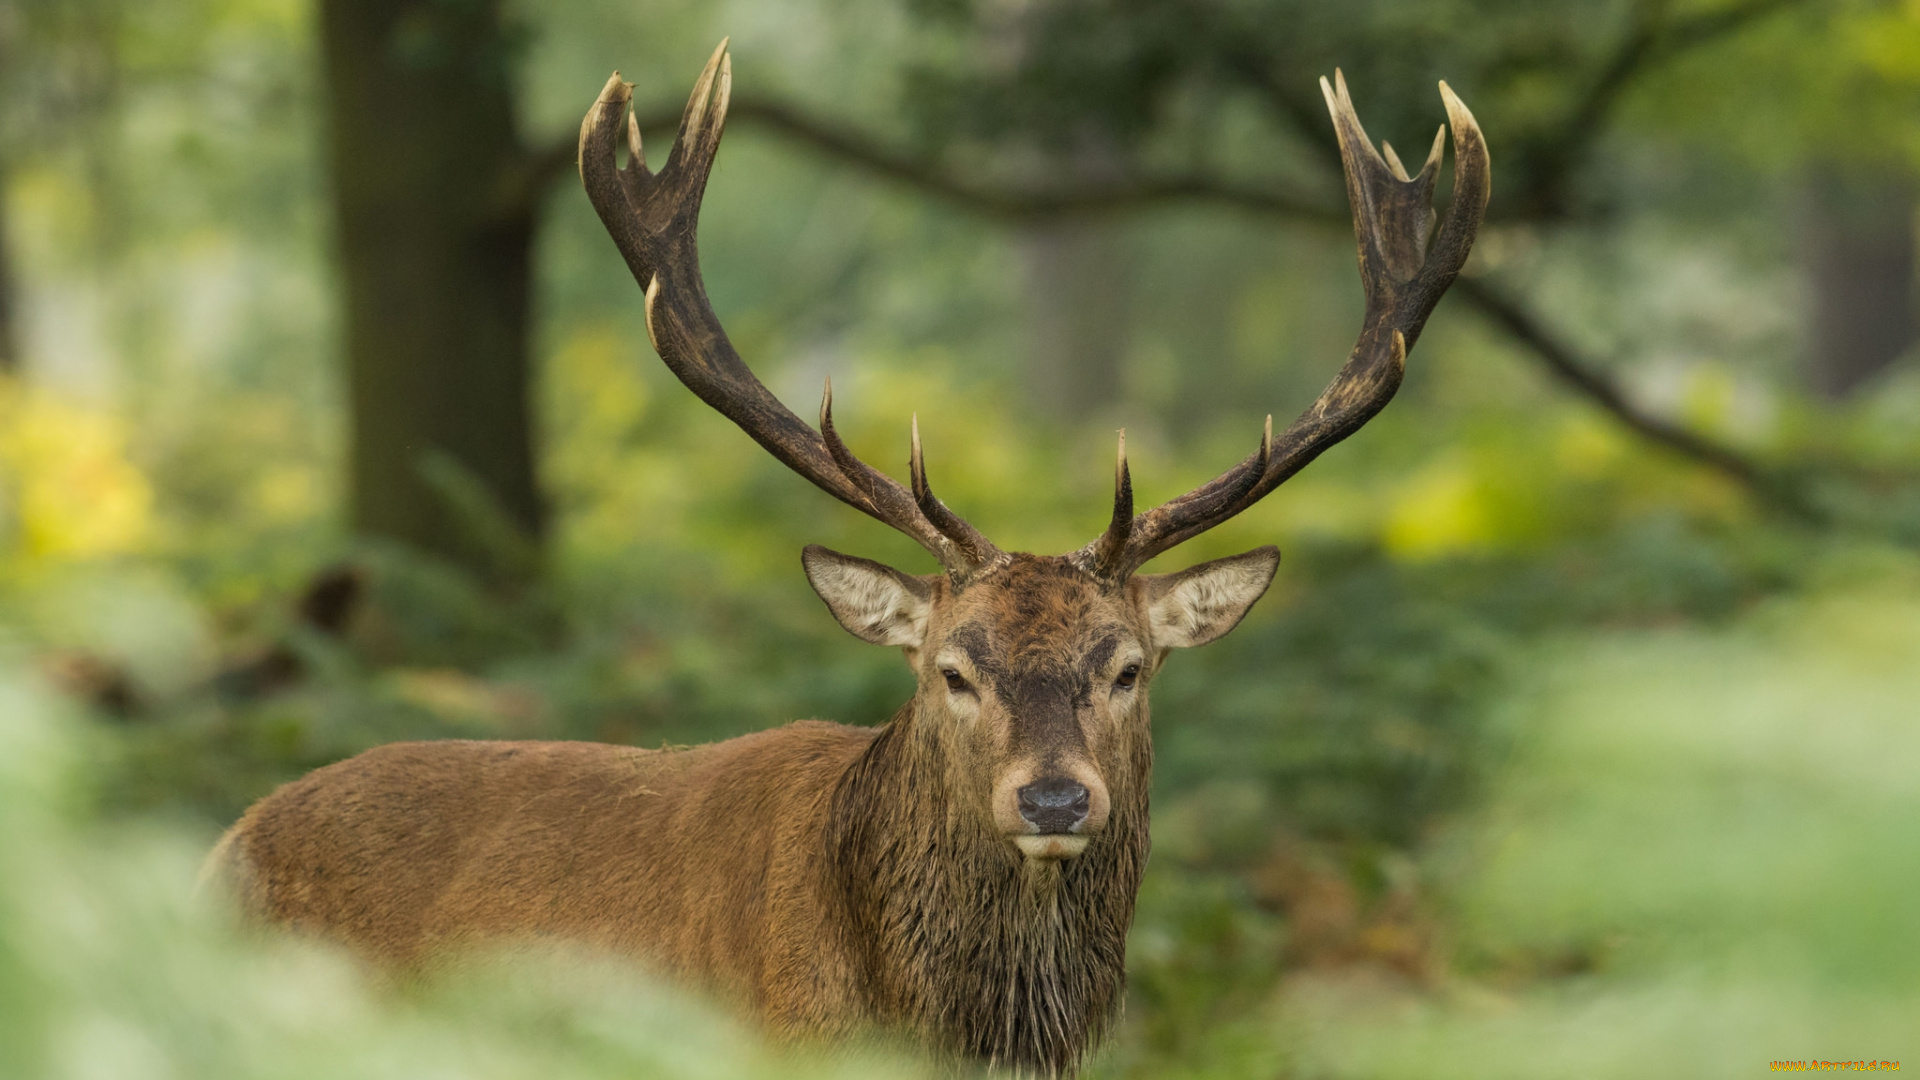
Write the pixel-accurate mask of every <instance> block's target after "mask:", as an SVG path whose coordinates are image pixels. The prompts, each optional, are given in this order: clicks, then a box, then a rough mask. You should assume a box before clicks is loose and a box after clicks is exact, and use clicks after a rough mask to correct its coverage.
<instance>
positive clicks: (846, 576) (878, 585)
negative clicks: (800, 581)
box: [800, 544, 933, 649]
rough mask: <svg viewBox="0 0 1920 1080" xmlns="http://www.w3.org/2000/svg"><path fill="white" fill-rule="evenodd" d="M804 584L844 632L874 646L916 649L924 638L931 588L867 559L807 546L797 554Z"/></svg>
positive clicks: (926, 582) (929, 609)
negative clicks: (825, 605) (810, 587)
mask: <svg viewBox="0 0 1920 1080" xmlns="http://www.w3.org/2000/svg"><path fill="white" fill-rule="evenodd" d="M800 563H801V565H802V566H805V567H806V568H807V582H808V583H809V584H811V585H812V586H813V591H814V592H816V593H819V594H820V599H822V600H825V601H826V602H827V610H828V611H831V612H833V617H834V618H836V619H839V620H840V625H841V626H844V627H846V628H847V632H848V633H850V634H852V635H853V636H854V637H857V638H860V639H861V640H863V641H871V642H873V643H874V644H875V645H905V646H906V647H908V648H910V649H917V648H919V647H920V643H921V642H922V641H925V640H926V636H927V613H928V612H929V611H931V610H932V605H933V585H932V583H930V582H928V581H927V580H925V579H924V578H917V577H914V576H913V575H912V574H903V573H901V572H900V571H898V570H895V569H894V568H893V567H891V566H887V565H885V564H883V563H877V562H874V561H873V560H872V559H860V558H855V557H854V556H852V555H842V554H840V553H839V552H837V551H829V550H828V549H826V548H823V547H821V546H820V545H818V544H808V545H807V547H806V549H805V550H803V551H802V552H800Z"/></svg>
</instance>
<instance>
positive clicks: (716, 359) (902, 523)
mask: <svg viewBox="0 0 1920 1080" xmlns="http://www.w3.org/2000/svg"><path fill="white" fill-rule="evenodd" d="M732 88H733V60H732V57H731V56H730V55H729V54H728V52H727V42H725V41H722V42H721V43H720V45H719V47H718V48H716V49H715V50H714V52H713V56H712V57H711V58H710V59H709V60H708V61H707V66H706V67H705V69H703V70H702V71H701V73H700V78H699V80H698V81H697V82H695V84H694V88H693V93H692V95H691V96H690V97H689V98H688V100H687V109H686V112H685V114H683V116H682V117H681V121H680V132H679V135H678V137H677V138H676V139H675V141H674V145H673V149H672V151H671V152H669V154H668V155H667V160H666V164H664V165H663V166H662V167H661V169H660V171H659V172H658V173H655V172H651V171H649V170H648V169H647V165H646V160H645V158H644V156H643V155H642V153H641V146H640V136H639V131H638V127H637V125H636V123H635V121H634V120H633V118H632V116H631V111H630V110H631V105H632V94H633V87H632V86H631V85H630V84H629V83H626V82H624V81H623V80H622V79H621V78H620V73H619V72H615V73H614V74H613V77H612V78H611V79H609V80H607V84H606V86H605V87H604V88H603V89H602V90H601V91H600V96H599V98H598V99H597V100H596V101H595V102H594V104H593V108H592V109H590V110H588V112H587V115H586V118H585V119H584V120H583V121H582V122H581V125H580V162H579V163H580V180H581V183H582V184H583V185H584V186H585V187H586V190H587V198H588V199H589V200H591V201H592V202H593V207H594V209H595V210H596V211H597V212H598V213H599V215H600V221H601V223H602V224H604V225H605V226H606V227H607V232H608V233H609V234H610V235H611V236H612V237H613V241H614V243H615V244H616V245H617V246H618V247H619V249H620V253H621V255H622V256H623V257H625V259H626V262H627V268H628V269H629V270H631V271H632V272H633V277H634V280H635V281H637V282H639V284H640V286H641V288H642V289H644V290H645V292H646V314H647V336H648V337H649V338H650V339H651V340H652V342H653V346H654V350H655V351H656V352H658V353H659V354H660V359H661V360H662V361H663V362H665V363H666V365H667V368H668V369H669V370H670V371H672V372H673V374H674V376H675V377H676V378H678V379H679V380H680V381H681V382H682V383H684V384H686V387H687V388H688V389H689V390H692V391H693V392H694V393H695V394H696V395H698V396H699V398H700V400H702V401H704V402H706V403H707V404H708V405H710V406H712V407H713V408H714V409H715V410H716V411H717V412H719V413H720V414H721V415H723V416H725V417H726V418H727V419H729V420H731V421H733V422H734V423H735V424H736V425H738V426H739V428H740V429H741V430H742V431H745V432H746V433H747V434H748V435H749V436H751V437H752V438H753V440H754V441H755V442H757V443H759V444H760V445H761V446H762V447H765V448H766V450H767V451H768V452H769V453H771V454H772V455H773V456H774V457H775V458H777V459H779V460H780V462H781V463H782V464H784V465H786V466H787V467H788V468H790V469H792V470H793V471H794V472H797V473H799V474H800V475H801V476H804V477H806V478H807V479H808V480H810V481H812V482H813V483H814V484H815V485H817V486H819V487H820V488H821V489H822V490H824V491H826V492H827V493H828V494H829V495H832V496H833V497H834V498H837V499H839V500H840V501H842V502H844V503H846V504H847V505H849V506H851V507H853V508H854V509H856V510H859V511H861V512H862V513H865V514H868V515H869V516H871V517H873V518H875V519H877V520H879V521H881V522H884V523H885V524H887V525H890V526H892V527H893V528H895V529H898V530H900V531H901V532H903V533H905V534H907V535H908V536H910V537H912V538H913V539H914V540H915V541H916V542H917V543H919V544H920V546H921V547H924V548H926V549H927V551H929V552H930V553H932V554H933V556H934V557H935V558H937V559H939V560H940V563H941V565H942V566H944V567H945V568H946V570H947V572H948V574H949V575H951V576H952V577H953V579H954V580H955V581H956V582H958V583H964V582H965V581H966V580H968V579H969V578H970V577H972V576H973V575H974V574H975V573H977V572H978V571H979V570H981V569H982V567H983V566H984V565H985V564H986V563H988V562H991V561H992V560H993V558H994V557H995V556H997V555H998V554H999V553H998V550H997V549H995V548H994V547H993V545H992V544H989V543H987V542H986V540H985V538H984V537H981V536H980V535H979V533H977V532H974V531H973V529H972V528H971V526H968V525H967V524H966V523H965V522H964V521H961V520H960V519H959V517H958V516H956V515H954V514H953V512H952V511H950V510H947V509H946V507H945V506H939V510H940V514H941V515H942V516H941V517H939V518H933V517H930V516H929V515H928V514H927V513H925V512H924V511H923V510H922V508H921V503H920V500H917V499H916V498H915V497H914V495H913V494H912V493H911V492H909V491H908V490H907V489H906V488H904V487H902V486H901V485H900V483H899V482H898V481H896V480H894V479H893V478H891V477H889V476H887V475H886V474H884V473H882V472H880V471H879V470H877V469H874V468H873V467H872V466H869V465H867V464H866V463H865V462H863V461H861V460H860V459H859V458H857V457H855V456H854V455H853V453H852V452H851V451H850V450H848V449H847V447H846V444H845V443H844V442H842V441H841V439H840V436H839V434H838V433H837V432H835V431H834V429H833V419H832V407H833V396H832V395H833V391H832V386H831V384H829V385H828V387H827V393H826V396H825V398H824V399H823V400H822V402H821V418H820V423H821V430H820V431H817V432H816V431H815V430H814V429H813V428H811V427H808V426H807V424H806V422H805V421H803V420H801V419H800V418H799V417H797V416H795V415H794V414H793V412H792V410H790V409H788V408H787V407H786V406H785V405H784V404H782V403H781V402H780V399H779V398H776V397H775V396H774V395H773V393H772V392H771V391H769V390H768V389H767V388H766V386H764V385H763V384H762V383H761V382H760V380H759V379H758V378H756V377H755V376H754V374H753V371H752V370H751V369H749V368H748V367H747V365H746V362H745V361H743V360H742V359H741V358H740V354H739V353H738V352H736V351H735V350H734V347H733V343H732V342H731V341H730V340H728V338H727V334H726V330H725V329H724V328H722V326H721V325H720V320H719V317H718V316H716V315H715V314H714V311H713V305H712V303H711V302H710V301H709V300H708V298H707V290H706V285H705V283H704V282H703V281H702V280H701V277H700V257H699V250H698V245H697V242H696V232H697V229H698V225H699V220H700V203H701V198H702V196H703V195H704V194H705V192H706V186H707V177H708V176H709V175H710V174H711V172H712V170H713V161H714V156H715V154H716V153H717V152H718V150H719V148H720V137H721V135H722V134H723V133H724V131H725V128H726V119H727V104H728V101H729V99H730V98H731V96H732ZM622 136H624V137H625V138H626V140H627V149H628V153H629V155H630V160H629V161H628V163H627V165H626V167H625V168H618V167H616V147H617V143H618V140H619V139H620V138H621V137H622ZM934 502H935V505H939V504H938V501H937V500H934Z"/></svg>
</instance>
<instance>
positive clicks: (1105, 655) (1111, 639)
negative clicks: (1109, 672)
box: [1080, 634, 1120, 680]
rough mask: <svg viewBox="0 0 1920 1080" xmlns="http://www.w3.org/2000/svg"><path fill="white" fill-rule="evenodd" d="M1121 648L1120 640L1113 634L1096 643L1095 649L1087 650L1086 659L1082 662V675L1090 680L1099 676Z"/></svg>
mask: <svg viewBox="0 0 1920 1080" xmlns="http://www.w3.org/2000/svg"><path fill="white" fill-rule="evenodd" d="M1119 647H1120V639H1119V638H1117V637H1115V636H1113V635H1112V634H1108V635H1107V636H1106V637H1103V638H1101V639H1100V640H1099V641H1096V642H1094V643H1093V648H1091V649H1088V650H1087V655H1086V658H1085V659H1084V660H1081V661H1080V671H1081V673H1082V674H1084V675H1085V676H1086V677H1087V678H1088V679H1089V680H1091V679H1092V678H1093V677H1094V676H1096V675H1099V674H1100V673H1101V672H1102V671H1104V670H1105V669H1106V666H1107V663H1108V661H1111V660H1112V659H1113V651H1114V650H1115V649H1117V648H1119Z"/></svg>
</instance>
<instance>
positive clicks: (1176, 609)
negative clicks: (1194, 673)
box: [1134, 545, 1280, 649]
mask: <svg viewBox="0 0 1920 1080" xmlns="http://www.w3.org/2000/svg"><path fill="white" fill-rule="evenodd" d="M1279 568H1280V549H1279V548H1277V547H1273V546H1271V545H1269V546H1267V547H1263V548H1255V549H1253V550H1252V551H1249V552H1247V553H1246V554H1245V555H1231V556H1228V557H1227V558H1224V559H1215V560H1213V561H1212V562H1204V563H1201V564H1200V565H1199V566H1193V567H1188V568H1187V569H1185V570H1182V571H1180V572H1179V573H1177V574H1142V575H1140V576H1139V577H1136V578H1134V582H1135V587H1136V588H1139V589H1141V590H1142V591H1143V593H1144V594H1145V597H1144V599H1145V601H1146V608H1147V616H1148V618H1149V619H1150V620H1152V624H1153V627H1152V632H1153V643H1154V644H1155V645H1157V646H1159V647H1160V648H1163V649H1184V648H1186V647H1188V646H1191V645H1205V644H1206V643H1207V642H1209V641H1212V640H1214V639H1215V638H1218V637H1220V636H1222V635H1224V634H1225V633H1226V632H1227V631H1229V630H1231V629H1233V628H1234V627H1236V626H1238V625H1240V620H1241V619H1242V618H1244V617H1245V616H1246V614H1247V609H1248V608H1251V607H1252V606H1253V602H1254V601H1255V600H1258V599H1260V596H1261V594H1263V593H1265V592H1266V591H1267V586H1268V585H1271V584H1272V583H1273V572H1274V571H1275V570H1278V569H1279Z"/></svg>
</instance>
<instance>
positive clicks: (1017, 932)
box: [829, 702, 1152, 1076]
mask: <svg viewBox="0 0 1920 1080" xmlns="http://www.w3.org/2000/svg"><path fill="white" fill-rule="evenodd" d="M932 726H933V725H920V724H917V723H916V716H915V710H914V706H913V703H911V702H909V703H908V704H907V705H906V706H905V707H903V708H902V709H901V710H900V712H899V713H898V714H897V715H896V716H895V717H894V718H893V720H892V721H891V722H890V723H889V724H888V726H887V729H886V730H885V731H884V732H882V733H881V734H880V736H879V737H878V738H876V739H875V740H874V742H873V745H872V746H871V747H870V748H869V749H868V750H867V752H866V753H865V754H863V755H862V756H861V758H860V760H858V761H857V762H855V763H854V765H853V767H852V768H850V769H849V770H848V771H847V774H846V776H845V777H844V778H843V779H842V780H841V781H840V785H839V788H838V790H837V791H836V792H835V795H834V808H833V816H832V819H831V820H832V822H833V824H832V825H831V826H830V827H829V828H830V835H829V850H830V852H831V853H832V860H833V862H832V865H833V873H834V876H835V879H836V880H835V885H836V886H837V888H838V889H839V891H840V892H841V894H842V896H843V897H844V900H845V902H846V904H847V909H848V916H849V917H848V919H847V920H846V921H845V923H844V924H843V925H844V926H846V927H847V929H848V931H849V938H848V941H847V942H846V946H847V949H848V952H849V954H850V955H852V956H853V957H855V959H856V963H857V964H859V965H860V966H861V967H862V968H863V969H864V970H863V972H862V975H863V978H862V983H863V989H864V991H865V993H866V995H867V998H868V1002H867V1004H868V1008H869V1009H870V1010H871V1012H872V1015H873V1016H874V1018H875V1019H876V1020H878V1021H879V1022H880V1023H881V1024H883V1025H886V1026H889V1027H895V1028H904V1029H907V1030H910V1031H913V1032H915V1033H916V1034H918V1035H919V1036H920V1037H921V1038H922V1039H923V1040H924V1041H925V1042H926V1043H928V1044H930V1045H934V1046H938V1047H942V1048H943V1049H944V1050H946V1051H947V1052H949V1053H952V1054H956V1055H959V1056H962V1057H966V1058H971V1059H973V1060H975V1061H979V1062H985V1063H987V1064H990V1065H993V1066H997V1067H1000V1068H1008V1069H1012V1070H1015V1071H1017V1072H1021V1073H1026V1074H1037V1075H1041V1076H1063V1075H1067V1074H1070V1073H1072V1072H1073V1071H1074V1070H1075V1068H1076V1067H1077V1066H1078V1065H1079V1063H1080V1060H1081V1058H1082V1056H1083V1055H1084V1054H1085V1053H1086V1051H1087V1050H1088V1049H1089V1048H1091V1047H1092V1046H1094V1045H1097V1043H1098V1041H1099V1038H1100V1035H1101V1034H1102V1032H1103V1031H1104V1030H1105V1028H1106V1027H1107V1025H1108V1024H1109V1023H1110V1022H1111V1021H1112V1020H1113V1019H1114V1018H1115V1016H1116V1015H1117V1013H1118V1011H1119V1008H1120V1003H1121V997H1122V994H1123V992H1124V990H1125V982H1126V939H1127V929H1128V927H1129V925H1130V924H1131V923H1132V921H1133V906H1134V898H1135V896H1136V894H1137V893H1138V891H1139V886H1140V873H1141V871H1142V870H1143V869H1144V868H1145V865H1146V860H1147V781H1148V777H1149V774H1150V772H1151V769H1152V750H1151V746H1150V744H1148V743H1147V741H1146V740H1145V739H1142V740H1140V742H1139V744H1138V748H1137V749H1136V751H1135V754H1134V760H1133V762H1132V765H1131V769H1130V770H1129V772H1130V775H1126V776H1114V777H1110V778H1109V780H1110V785H1111V788H1112V796H1113V814H1112V817H1111V818H1110V819H1109V821H1108V824H1107V827H1106V828H1105V829H1104V830H1103V831H1102V832H1101V833H1100V834H1099V835H1098V836H1096V837H1094V839H1093V841H1092V843H1090V844H1088V845H1087V848H1086V850H1085V852H1083V853H1082V854H1081V855H1080V856H1079V857H1078V858H1075V859H1070V860H1067V861H1065V862H1057V863H1030V862H1028V861H1026V860H1025V859H1023V858H1022V857H1021V855H1020V854H1019V853H1018V852H1017V851H1016V850H1015V849H1014V848H1013V846H1012V845H1010V844H1009V843H1008V842H1007V841H1006V839H1005V838H1004V837H1002V836H1000V835H998V834H997V833H996V832H994V831H992V830H991V828H990V826H989V824H988V822H987V820H986V817H985V815H984V813H983V812H981V811H980V810H979V809H978V808H977V807H975V806H973V805H971V802H972V801H971V800H968V799H964V798H962V797H959V793H962V792H967V791H969V790H971V789H972V787H973V786H974V782H973V780H972V779H971V778H970V777H967V776H964V775H956V773H957V772H958V769H957V768H956V767H955V766H954V765H953V764H951V762H952V760H953V757H952V755H949V754H947V753H946V752H945V750H944V747H942V745H941V743H940V738H939V734H938V733H937V732H936V731H933V730H925V729H927V728H931V727H932Z"/></svg>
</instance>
